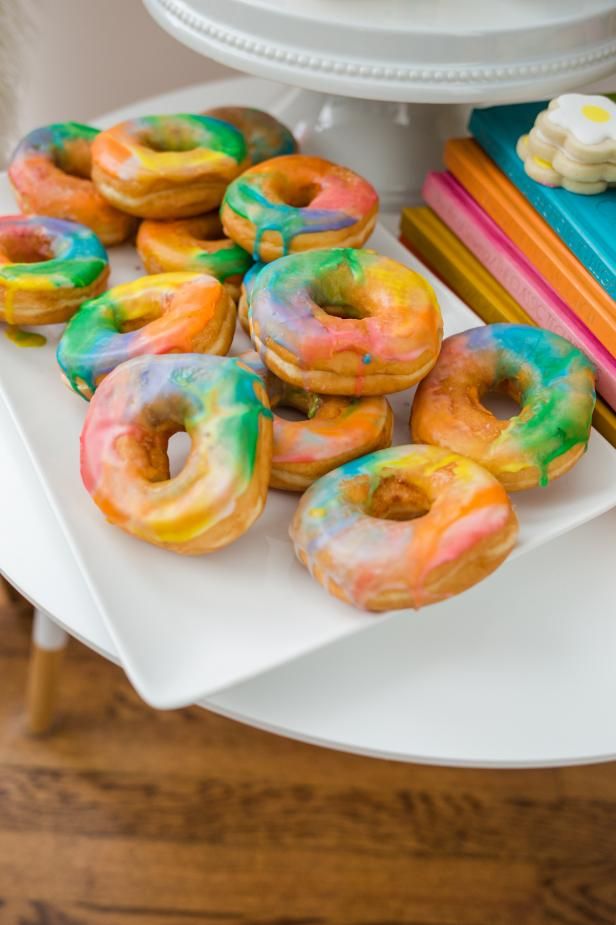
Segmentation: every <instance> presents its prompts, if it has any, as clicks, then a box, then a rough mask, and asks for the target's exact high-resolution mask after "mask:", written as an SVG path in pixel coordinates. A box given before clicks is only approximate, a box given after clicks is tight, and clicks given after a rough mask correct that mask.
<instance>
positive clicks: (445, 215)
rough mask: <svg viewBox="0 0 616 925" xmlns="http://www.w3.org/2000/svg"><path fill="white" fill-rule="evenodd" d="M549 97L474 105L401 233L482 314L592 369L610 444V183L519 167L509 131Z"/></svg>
mask: <svg viewBox="0 0 616 925" xmlns="http://www.w3.org/2000/svg"><path fill="white" fill-rule="evenodd" d="M546 106H547V103H529V104H521V105H514V106H498V107H493V108H490V109H476V110H475V111H474V112H473V115H472V117H471V121H470V130H471V133H472V135H473V137H472V138H464V139H454V140H451V141H449V142H447V144H446V146H445V157H444V160H445V165H446V167H447V170H446V171H444V172H440V173H430V174H429V175H428V177H427V178H426V181H425V184H424V187H423V198H424V200H425V202H426V204H427V205H426V206H417V207H413V208H408V209H405V210H404V211H403V213H402V222H401V238H402V241H403V243H405V244H406V245H407V246H408V247H409V248H410V249H411V250H413V251H414V252H415V253H416V254H417V255H418V256H419V257H420V258H421V259H422V260H423V261H424V262H425V263H426V264H427V265H428V266H429V267H430V268H431V269H432V270H433V271H434V272H435V273H436V274H437V275H438V276H439V277H440V278H441V279H442V280H443V281H444V282H445V283H447V284H448V285H449V286H450V288H451V289H453V290H454V291H455V292H456V293H457V294H458V295H459V296H460V297H461V298H462V299H463V300H464V301H465V302H466V303H467V304H468V305H469V306H470V307H471V308H472V309H473V310H474V311H475V312H476V314H478V315H479V316H480V317H481V318H482V319H483V320H484V321H486V322H487V323H494V322H501V321H505V322H513V323H522V324H536V325H539V326H541V327H543V328H547V329H548V330H550V331H554V332H555V333H557V334H561V335H563V336H564V337H566V338H567V339H568V340H570V341H571V342H572V343H574V344H575V345H576V346H578V347H579V348H580V349H581V350H583V351H584V352H585V353H586V354H587V356H589V357H590V359H591V360H592V361H593V362H594V364H595V367H596V370H597V391H598V401H597V410H596V412H595V417H594V424H595V427H596V428H597V429H598V430H599V431H600V432H601V433H602V434H603V435H604V436H605V437H606V438H607V439H608V440H609V441H610V442H611V443H612V444H613V445H614V446H616V413H615V412H616V301H615V299H616V188H613V187H612V188H608V189H607V190H606V191H605V192H603V193H597V194H596V195H581V194H579V193H573V192H568V191H567V190H565V189H562V188H552V187H547V186H542V185H541V184H540V183H537V182H536V181H535V180H533V179H531V178H530V177H529V176H527V174H526V172H525V170H524V164H523V163H522V161H521V159H520V158H519V157H518V154H517V153H516V144H517V142H518V139H519V138H520V137H521V136H522V135H524V134H525V133H527V132H528V131H529V130H530V128H531V127H532V126H533V123H534V121H535V118H536V116H537V115H538V113H539V112H540V111H541V110H543V109H545V108H546Z"/></svg>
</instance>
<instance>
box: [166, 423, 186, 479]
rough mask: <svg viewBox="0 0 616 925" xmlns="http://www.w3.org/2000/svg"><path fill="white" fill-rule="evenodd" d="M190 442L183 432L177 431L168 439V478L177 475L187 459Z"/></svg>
mask: <svg viewBox="0 0 616 925" xmlns="http://www.w3.org/2000/svg"><path fill="white" fill-rule="evenodd" d="M191 446H192V441H191V439H190V437H189V436H188V434H187V433H186V431H185V430H178V431H176V433H174V434H172V435H171V436H170V437H169V442H168V443H167V456H168V458H169V478H171V479H173V478H175V476H176V475H178V474H179V473H180V472H181V471H182V469H183V468H184V466H185V465H186V460H187V459H188V454H189V453H190V449H191Z"/></svg>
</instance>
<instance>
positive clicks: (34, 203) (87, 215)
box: [8, 122, 136, 245]
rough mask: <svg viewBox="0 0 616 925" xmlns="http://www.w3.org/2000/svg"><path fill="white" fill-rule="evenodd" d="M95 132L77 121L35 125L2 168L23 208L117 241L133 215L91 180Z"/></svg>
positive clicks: (131, 225) (129, 226) (131, 226)
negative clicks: (113, 201) (120, 209)
mask: <svg viewBox="0 0 616 925" xmlns="http://www.w3.org/2000/svg"><path fill="white" fill-rule="evenodd" d="M98 134H99V132H98V129H95V128H92V127H91V126H89V125H79V124H78V123H77V122H60V123H55V124H53V125H45V126H43V127H42V128H38V129H35V130H34V131H33V132H30V133H29V134H28V135H26V137H25V138H24V139H23V140H22V141H20V143H19V145H18V146H17V149H16V151H15V153H14V154H13V157H12V158H11V163H10V165H9V169H8V174H9V179H10V181H11V184H12V186H13V189H14V190H15V194H16V196H17V199H18V202H19V205H20V208H21V209H22V210H23V211H24V212H28V213H36V214H38V215H49V216H51V217H53V218H62V219H68V220H70V221H72V222H79V223H80V224H82V225H86V226H87V227H88V228H91V229H92V230H93V231H94V232H96V234H97V235H98V237H99V238H100V239H101V241H102V242H103V244H106V245H110V244H119V243H120V242H122V241H124V240H125V239H126V238H127V237H128V236H129V235H130V234H131V232H132V231H133V230H134V228H135V225H136V221H135V219H134V218H133V217H132V216H131V215H126V214H125V213H123V212H120V211H119V210H118V209H114V207H113V206H111V205H109V203H108V202H107V201H106V200H105V199H104V198H103V197H102V196H101V194H100V193H99V191H98V190H97V189H96V187H95V185H94V183H93V182H92V180H91V170H92V158H91V147H92V143H93V141H94V139H95V138H96V136H97V135H98Z"/></svg>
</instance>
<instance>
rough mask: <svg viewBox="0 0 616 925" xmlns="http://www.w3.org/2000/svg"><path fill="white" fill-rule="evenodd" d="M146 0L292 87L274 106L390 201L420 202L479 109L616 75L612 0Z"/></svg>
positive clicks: (195, 40)
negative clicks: (451, 140)
mask: <svg viewBox="0 0 616 925" xmlns="http://www.w3.org/2000/svg"><path fill="white" fill-rule="evenodd" d="M144 3H145V6H146V7H147V9H148V10H149V11H150V13H151V14H152V16H153V17H154V18H155V19H156V21H157V22H158V23H159V24H160V25H161V26H162V27H163V28H164V29H166V30H167V31H168V32H170V33H171V34H172V35H173V36H175V37H176V38H177V39H178V40H179V41H181V42H183V43H184V44H186V45H188V46H190V47H191V48H193V49H195V50H196V51H199V52H201V53H202V54H204V55H207V56H208V57H210V58H213V59H215V60H217V61H220V62H222V63H223V64H227V65H229V66H231V67H235V68H238V69H240V70H243V71H247V72H248V73H250V74H254V75H257V76H260V77H267V78H270V79H272V80H277V81H281V82H283V83H285V84H290V85H292V88H293V89H290V90H288V91H287V92H283V94H282V95H281V97H280V99H279V100H277V101H276V102H275V104H274V106H273V107H271V111H273V112H274V114H276V115H278V116H279V117H280V118H281V119H282V120H283V121H285V122H286V123H287V124H288V125H289V126H290V127H291V128H292V129H293V130H294V131H295V133H296V135H297V137H298V139H299V141H300V143H301V145H302V149H303V150H304V151H306V152H309V153H314V154H324V155H326V156H327V157H329V158H330V159H333V160H336V161H339V162H341V163H344V164H348V165H349V166H350V167H353V168H354V169H355V170H357V171H358V172H360V173H362V174H364V175H366V176H367V177H369V179H370V180H371V181H372V182H373V183H374V185H375V186H376V187H377V189H378V191H379V193H380V195H381V202H382V205H383V208H384V209H386V210H393V209H399V208H400V206H402V205H408V204H409V203H411V202H413V201H416V200H417V199H418V198H419V191H420V189H421V184H422V182H423V179H424V177H425V174H426V172H427V171H428V170H429V169H434V168H436V167H438V166H439V164H440V159H441V151H442V147H443V142H444V140H445V138H447V137H450V136H451V135H454V134H459V133H461V132H462V131H464V126H465V124H466V117H467V114H468V108H469V105H470V104H478V103H479V104H495V103H505V102H513V101H520V100H528V99H541V98H543V97H549V96H554V95H557V94H558V93H562V92H564V91H566V90H568V89H572V88H579V87H582V86H585V85H586V84H588V83H590V82H591V81H595V80H597V79H599V78H600V77H603V76H605V75H607V74H610V73H612V72H613V71H614V70H616V8H615V7H614V4H613V2H611V0H560V2H559V3H558V4H555V3H553V2H552V0H534V2H533V3H532V4H514V3H511V2H510V0H490V2H487V0H475V2H473V3H460V2H459V0H413V2H412V3H410V2H409V0H379V2H378V3H375V2H374V0H353V2H352V3H351V2H349V0H225V2H224V3H221V2H220V0H144ZM238 102H241V101H240V100H238Z"/></svg>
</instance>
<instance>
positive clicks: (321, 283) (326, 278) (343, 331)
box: [250, 248, 442, 395]
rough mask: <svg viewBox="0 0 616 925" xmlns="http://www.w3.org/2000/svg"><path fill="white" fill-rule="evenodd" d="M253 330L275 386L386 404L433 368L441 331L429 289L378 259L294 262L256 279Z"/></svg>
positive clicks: (350, 255) (327, 254)
mask: <svg viewBox="0 0 616 925" xmlns="http://www.w3.org/2000/svg"><path fill="white" fill-rule="evenodd" d="M250 326H251V334H252V339H253V342H254V344H255V346H256V348H257V350H258V352H259V355H260V356H261V359H262V360H263V362H264V363H265V364H266V366H268V367H269V369H271V370H272V371H273V372H274V373H276V375H277V376H279V377H280V378H281V379H284V380H285V382H290V383H291V384H292V385H296V386H299V387H300V388H304V389H307V390H308V391H310V392H317V393H319V394H327V395H385V394H387V393H388V392H397V391H401V390H402V389H406V388H408V387H409V386H411V385H414V384H415V383H416V382H417V381H418V380H419V379H421V378H422V377H423V376H425V375H426V373H427V372H428V371H429V370H430V369H431V368H432V366H433V365H434V363H435V362H436V359H437V356H438V352H439V349H440V344H441V336H442V321H441V315H440V311H439V307H438V303H437V300H436V296H435V295H434V292H433V290H432V287H431V286H430V284H429V283H428V282H427V280H425V279H424V278H423V277H422V276H420V275H419V274H418V273H415V272H414V271H413V270H410V269H408V267H405V266H404V265H403V264H401V263H397V262H396V261H395V260H391V259H390V258H389V257H383V256H381V255H380V254H376V253H374V251H368V250H354V249H352V248H334V249H332V250H317V251H311V252H309V253H302V254H291V255H290V256H289V257H283V258H282V259H281V260H277V261H275V262H274V263H270V264H268V266H266V267H265V268H264V269H263V270H261V272H260V273H259V274H258V276H257V278H256V280H255V282H254V285H253V289H252V295H251V300H250Z"/></svg>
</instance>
